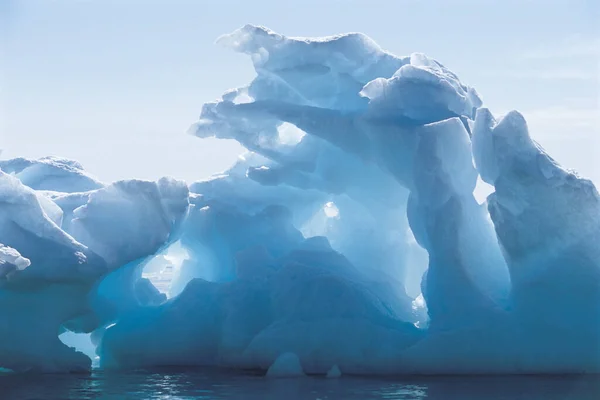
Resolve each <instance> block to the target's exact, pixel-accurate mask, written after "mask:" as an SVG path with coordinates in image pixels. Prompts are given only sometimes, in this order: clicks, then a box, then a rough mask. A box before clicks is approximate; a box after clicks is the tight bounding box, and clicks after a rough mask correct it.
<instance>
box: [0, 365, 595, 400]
mask: <svg viewBox="0 0 600 400" xmlns="http://www.w3.org/2000/svg"><path fill="white" fill-rule="evenodd" d="M0 399H2V400H10V399H19V400H26V399H82V400H83V399H172V400H175V399H257V400H258V399H261V400H262V399H283V400H289V399H313V400H315V399H322V400H325V399H345V400H353V399H361V400H363V399H364V400H366V399H390V400H391V399H411V400H412V399H427V400H501V399H502V400H521V399H522V400H525V399H526V400H538V399H539V400H565V399H570V400H588V399H589V400H600V376H495V377H483V376H482V377H395V378H386V379H375V378H359V377H342V378H341V379H326V378H323V377H306V378H301V379H267V378H265V377H263V376H258V375H252V374H240V373H239V372H236V373H230V372H223V371H214V370H209V371H207V370H198V369H194V370H190V369H187V370H183V369H161V370H152V371H135V372H121V373H108V372H102V371H95V372H93V373H92V374H91V375H19V376H0Z"/></svg>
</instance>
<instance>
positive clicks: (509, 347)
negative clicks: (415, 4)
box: [0, 25, 600, 377]
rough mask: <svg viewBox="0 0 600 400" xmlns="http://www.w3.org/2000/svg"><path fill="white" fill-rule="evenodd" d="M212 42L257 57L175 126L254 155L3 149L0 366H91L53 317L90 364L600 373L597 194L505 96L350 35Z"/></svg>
mask: <svg viewBox="0 0 600 400" xmlns="http://www.w3.org/2000/svg"><path fill="white" fill-rule="evenodd" d="M218 43H220V44H222V45H225V46H227V47H229V48H231V49H233V50H235V51H239V52H242V53H245V54H248V55H249V56H250V57H251V60H252V62H253V65H254V68H255V71H256V77H255V78H254V80H253V81H252V82H250V83H249V84H248V85H246V86H243V87H240V88H236V89H232V90H229V91H227V92H226V93H225V94H224V95H223V96H222V98H221V99H219V100H217V101H214V102H210V103H206V104H205V105H204V106H203V107H202V110H201V111H200V117H199V119H198V121H197V122H196V123H195V124H193V125H192V127H191V128H190V130H189V133H190V134H192V135H194V136H197V137H198V138H206V137H216V138H222V139H234V140H236V141H238V142H239V143H240V144H241V145H243V146H244V147H245V148H246V149H247V150H248V152H247V153H245V154H243V155H241V156H240V158H239V160H238V162H237V163H236V164H235V165H233V166H232V167H231V168H230V169H229V170H227V171H224V172H223V173H222V174H219V175H217V176H213V177H210V178H208V179H206V180H203V181H198V182H194V183H191V184H190V185H189V186H188V185H187V184H185V183H184V182H180V181H176V180H173V179H169V178H163V179H160V180H159V181H157V182H148V181H139V180H129V181H119V182H115V183H112V184H108V185H105V184H101V183H99V182H97V181H95V180H94V179H93V178H91V177H90V176H89V175H87V173H85V171H83V169H82V167H81V166H80V165H79V164H77V163H76V162H74V161H68V160H62V159H57V158H44V159H41V160H36V161H32V160H24V159H15V160H7V161H3V162H2V164H0V169H2V170H4V171H5V172H8V174H7V173H4V172H0V206H1V207H0V243H3V245H2V246H1V247H0V310H2V312H3V315H6V318H5V321H7V323H5V324H0V367H3V368H10V369H12V370H15V371H23V370H30V369H33V370H41V371H78V370H85V369H88V368H89V367H90V364H91V361H90V357H87V356H85V355H83V354H82V353H78V352H76V351H75V350H73V349H70V348H68V347H67V346H65V345H64V344H63V343H62V342H61V341H60V340H59V339H58V334H59V333H60V334H61V338H62V339H64V340H65V342H66V343H71V344H73V345H75V346H76V347H78V348H80V349H82V350H84V351H85V352H86V353H87V354H88V355H89V356H91V358H93V356H94V354H93V352H92V351H90V350H91V349H90V346H91V347H93V348H94V349H93V350H95V352H96V354H97V355H98V357H99V363H100V366H101V367H103V368H106V369H127V368H147V367H157V366H166V365H168V366H192V365H193V366H221V367H230V368H243V369H254V370H261V371H264V372H265V373H267V375H268V376H289V375H294V376H295V375H300V374H303V373H306V374H318V375H321V376H330V377H336V376H339V375H340V374H341V373H342V372H343V374H344V375H352V374H399V373H417V374H423V373H425V374H437V373H440V374H448V373H460V374H473V373H479V374H481V373H491V374H493V373H582V372H600V308H599V307H600V306H599V304H600V250H598V246H597V244H598V241H599V239H600V196H599V195H598V192H597V191H596V188H595V187H594V185H593V183H592V182H590V181H589V180H586V179H583V178H581V177H579V176H578V175H577V174H576V173H574V172H572V171H568V170H565V169H563V168H562V167H561V166H559V165H558V164H557V163H556V162H555V161H554V160H553V159H552V158H551V157H550V156H549V155H548V154H546V152H545V151H544V150H543V149H542V148H541V146H539V145H538V144H537V143H536V142H535V141H534V140H533V139H532V137H531V136H530V134H529V131H528V128H527V125H526V122H525V120H524V118H523V117H522V116H521V115H520V114H519V113H518V112H515V111H513V112H510V113H508V114H507V115H506V116H504V117H503V118H501V119H498V120H496V118H495V117H494V116H493V114H492V113H491V111H489V110H488V109H486V108H482V104H483V103H482V100H481V98H480V96H479V95H478V93H477V92H476V90H475V89H474V88H472V87H470V86H468V85H466V84H465V83H463V82H461V80H460V79H459V78H458V77H457V76H456V74H454V73H453V72H451V71H450V70H449V69H447V68H446V67H444V66H443V65H442V64H441V63H439V62H437V61H436V60H433V59H431V58H428V57H427V56H425V55H423V54H419V53H415V54H412V55H410V56H408V57H396V56H394V55H392V54H390V53H388V52H386V51H384V50H382V49H381V48H379V47H378V46H377V45H376V44H375V43H374V42H373V41H372V40H370V39H369V38H368V37H366V36H365V35H363V34H359V33H350V34H345V35H338V36H332V37H327V38H315V39H310V38H288V37H285V36H283V35H280V34H277V33H275V32H273V31H270V30H269V29H267V28H263V27H257V26H252V25H246V26H244V27H242V28H240V29H238V30H236V31H235V32H233V33H231V34H228V35H225V36H222V37H221V38H219V40H218ZM190 167H191V168H192V167H193V166H190ZM478 182H485V183H486V184H488V185H490V190H489V192H490V194H489V196H488V197H487V200H486V201H482V200H481V199H480V198H476V197H475V195H474V191H475V189H476V187H477V185H478ZM86 185H87V186H86ZM479 185H481V183H480V184H479ZM78 335H84V336H78ZM81 338H85V339H86V346H83V347H82V346H81V341H80V340H79V339H81ZM76 339H77V340H76ZM88 339H89V341H88ZM77 343H79V344H77ZM90 343H91V345H90Z"/></svg>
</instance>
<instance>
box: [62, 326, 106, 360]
mask: <svg viewBox="0 0 600 400" xmlns="http://www.w3.org/2000/svg"><path fill="white" fill-rule="evenodd" d="M58 338H59V339H60V341H61V342H63V343H64V344H65V345H67V346H69V347H73V348H74V349H75V350H77V351H79V352H81V353H83V354H85V355H86V356H88V357H89V358H90V359H91V360H92V367H97V366H98V361H99V360H100V359H99V357H98V356H97V355H96V346H94V344H93V343H92V338H91V334H89V333H75V332H71V331H66V332H63V333H61V334H60V335H58Z"/></svg>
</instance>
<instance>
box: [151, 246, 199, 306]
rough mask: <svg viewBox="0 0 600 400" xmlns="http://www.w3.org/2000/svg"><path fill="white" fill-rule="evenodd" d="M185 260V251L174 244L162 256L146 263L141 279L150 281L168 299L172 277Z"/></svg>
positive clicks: (186, 255) (186, 254)
mask: <svg viewBox="0 0 600 400" xmlns="http://www.w3.org/2000/svg"><path fill="white" fill-rule="evenodd" d="M186 258H188V253H187V251H186V250H185V249H184V248H183V247H182V246H181V244H180V243H179V242H175V243H173V244H172V245H171V246H169V248H168V249H167V250H166V251H165V252H164V253H163V254H159V255H157V256H155V257H154V258H153V259H152V260H150V261H148V263H147V264H146V266H145V267H144V270H143V272H142V278H146V279H148V280H150V282H151V283H152V284H153V285H154V286H155V287H156V289H158V291H159V292H161V293H164V294H166V295H167V297H168V296H169V292H170V288H171V282H172V281H173V277H174V276H175V275H176V272H177V270H178V269H179V268H180V267H181V264H182V263H183V261H184V260H185V259H186Z"/></svg>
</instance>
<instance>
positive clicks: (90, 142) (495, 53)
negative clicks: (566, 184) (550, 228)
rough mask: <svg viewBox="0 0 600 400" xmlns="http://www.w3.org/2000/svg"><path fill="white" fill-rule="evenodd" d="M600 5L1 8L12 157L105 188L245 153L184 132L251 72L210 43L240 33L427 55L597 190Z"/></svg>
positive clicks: (326, 1)
mask: <svg viewBox="0 0 600 400" xmlns="http://www.w3.org/2000/svg"><path fill="white" fill-rule="evenodd" d="M599 8H600V6H599V5H598V1H597V0H530V1H527V0H520V1H516V0H505V1H500V0H498V1H495V0H463V1H459V0H456V1H453V0H437V1H434V0H429V1H428V0H421V1H417V0H414V1H410V0H406V1H403V0H387V1H381V0H322V1H317V0H304V1H293V0H285V1H284V0H281V1H272V0H268V1H267V0H258V1H243V0H237V1H227V0H223V1H203V0H198V1H192V0H187V1H183V0H171V1H167V0H163V1H152V0H118V1H117V0H102V1H100V0H98V1H92V0H87V1H86V0H79V1H76V0H71V1H68V0H62V1H59V0H56V1H51V0H37V1H34V0H31V1H29V0H22V1H17V0H14V1H10V0H8V1H7V0H0V13H1V19H0V35H1V36H0V38H1V39H2V43H1V44H2V47H1V50H2V53H1V55H0V56H1V58H0V60H1V61H0V62H1V64H0V73H1V75H0V76H1V81H0V83H1V96H2V97H1V99H0V100H1V105H0V107H1V108H0V110H1V111H2V114H1V121H0V123H1V125H0V129H1V130H0V135H1V136H0V148H3V149H4V153H3V154H2V157H3V158H8V157H15V156H26V157H41V156H44V155H60V156H64V157H69V158H74V159H77V160H79V161H81V162H82V163H83V165H84V166H85V167H86V169H87V170H89V171H90V172H92V173H93V174H95V175H96V176H98V177H99V178H100V179H102V180H104V181H112V180H115V179H122V178H134V177H135V178H145V179H156V178H158V177H160V176H163V175H171V176H175V177H178V178H182V179H186V180H188V181H193V180H195V179H199V178H203V177H206V176H208V175H210V174H212V173H215V172H218V171H221V170H223V169H224V168H226V167H227V166H228V165H229V164H230V163H231V162H233V161H234V160H235V158H236V155H237V154H238V153H239V151H240V149H239V148H238V147H237V146H236V145H235V144H234V143H231V142H224V141H216V140H200V139H197V138H194V137H191V136H188V135H186V134H185V130H186V129H187V127H188V126H189V125H190V124H191V123H192V122H194V121H195V120H196V118H197V116H198V114H199V112H200V108H201V106H202V104H203V103H204V102H206V101H210V100H213V99H216V98H217V97H219V96H220V95H221V93H222V92H224V91H225V90H227V89H229V88H233V87H236V86H240V85H244V84H246V83H248V82H249V81H250V80H251V79H252V78H253V76H254V71H253V69H252V65H251V63H250V60H249V59H248V57H246V56H244V55H240V54H235V53H233V52H231V51H230V50H227V49H223V48H220V47H219V46H217V45H215V44H214V41H215V39H216V38H217V37H218V36H219V35H221V34H223V33H228V32H231V31H233V30H234V29H236V28H238V27H240V26H242V25H244V24H246V23H254V24H260V25H265V26H267V27H269V28H271V29H273V30H275V31H277V32H280V33H282V34H286V35H291V36H321V35H330V34H336V33H342V32H349V31H360V32H364V33H366V34H367V35H369V36H370V37H372V38H373V39H374V40H375V41H376V42H378V43H379V44H380V45H381V46H382V47H383V48H385V49H387V50H389V51H391V52H393V53H395V54H397V55H406V54H409V53H411V52H414V51H419V52H424V53H426V54H428V55H429V56H432V57H434V58H436V59H438V60H439V61H441V62H442V63H444V64H445V65H446V66H447V67H449V68H450V69H452V70H453V71H454V72H456V73H457V74H458V75H459V76H460V78H461V79H462V80H463V81H464V82H465V83H467V84H470V85H472V86H474V87H476V88H477V90H478V91H479V93H480V94H481V95H482V96H483V98H484V101H485V103H486V105H487V106H489V107H490V108H491V109H492V111H493V112H494V113H495V114H499V113H504V112H506V111H508V110H510V109H518V110H520V111H522V112H523V113H524V114H525V116H526V117H527V118H528V121H529V124H530V128H531V130H532V134H533V136H534V137H535V138H536V139H537V140H538V141H540V142H541V143H542V144H543V145H544V146H545V147H546V148H547V149H548V150H549V152H550V153H551V154H552V155H554V156H555V157H556V158H557V159H558V160H559V161H561V162H563V163H564V164H565V165H566V166H567V167H572V168H577V169H578V170H580V171H581V172H582V174H583V175H587V176H591V177H593V178H594V179H595V180H596V182H598V183H600V162H599V163H597V164H595V158H596V155H599V156H600V140H599V139H598V136H599V135H600V123H599V121H600V117H599V115H598V105H599V98H600V90H599V87H598V86H599V74H600V67H599V55H598V54H599V53H598V52H599V50H600V34H599V33H598V21H600V12H599Z"/></svg>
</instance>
